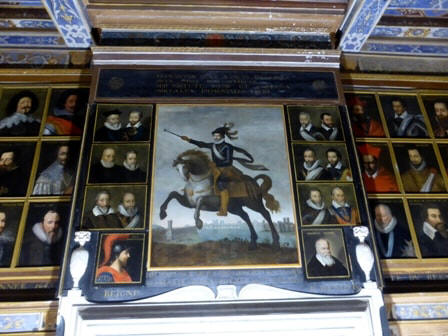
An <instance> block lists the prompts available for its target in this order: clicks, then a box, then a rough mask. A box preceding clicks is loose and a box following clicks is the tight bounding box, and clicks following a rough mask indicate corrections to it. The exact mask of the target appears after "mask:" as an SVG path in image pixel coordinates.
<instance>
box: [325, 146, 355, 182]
mask: <svg viewBox="0 0 448 336" xmlns="http://www.w3.org/2000/svg"><path fill="white" fill-rule="evenodd" d="M325 154H326V156H327V162H328V164H327V166H326V167H325V171H326V175H327V176H326V177H327V179H329V180H336V181H352V180H353V178H352V173H351V171H350V169H348V168H347V167H346V166H345V165H344V164H342V155H341V152H340V151H338V150H337V149H336V148H329V149H327V151H326V152H325Z"/></svg>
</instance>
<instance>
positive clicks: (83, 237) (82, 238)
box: [74, 231, 91, 246]
mask: <svg viewBox="0 0 448 336" xmlns="http://www.w3.org/2000/svg"><path fill="white" fill-rule="evenodd" d="M90 236H91V233H90V232H89V231H76V232H75V239H74V241H75V242H77V243H79V245H81V246H84V245H85V244H86V243H87V242H89V241H90Z"/></svg>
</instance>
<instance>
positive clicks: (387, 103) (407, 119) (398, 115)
mask: <svg viewBox="0 0 448 336" xmlns="http://www.w3.org/2000/svg"><path fill="white" fill-rule="evenodd" d="M380 101H381V105H382V107H383V111H384V115H385V117H386V123H387V127H388V128H389V134H390V136H391V137H392V138H427V137H428V129H427V127H426V124H425V120H424V117H423V115H422V112H421V111H420V108H419V105H418V101H417V97H416V96H398V95H397V96H393V95H381V96H380Z"/></svg>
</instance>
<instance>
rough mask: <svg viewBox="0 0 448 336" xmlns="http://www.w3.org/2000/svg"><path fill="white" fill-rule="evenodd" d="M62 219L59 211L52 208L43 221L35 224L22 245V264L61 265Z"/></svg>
mask: <svg viewBox="0 0 448 336" xmlns="http://www.w3.org/2000/svg"><path fill="white" fill-rule="evenodd" d="M60 221H61V219H60V216H59V213H58V212H57V211H55V210H52V209H50V210H48V211H47V212H45V214H44V216H43V218H42V221H41V222H39V223H36V224H34V225H33V227H32V232H31V234H30V235H29V237H28V239H27V240H26V241H25V242H24V244H23V247H22V254H21V256H20V265H21V266H56V265H59V263H60V260H61V257H62V248H63V246H62V243H63V234H62V229H61V227H60Z"/></svg>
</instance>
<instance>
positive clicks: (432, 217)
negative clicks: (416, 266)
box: [418, 204, 448, 257]
mask: <svg viewBox="0 0 448 336" xmlns="http://www.w3.org/2000/svg"><path fill="white" fill-rule="evenodd" d="M423 213H424V218H425V219H424V221H423V225H422V229H421V231H420V234H419V236H418V241H419V246H420V251H421V253H422V257H448V231H447V228H446V225H445V220H444V218H443V216H442V210H441V209H440V207H439V206H438V205H437V204H428V205H427V206H426V207H425V208H424V210H423Z"/></svg>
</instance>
